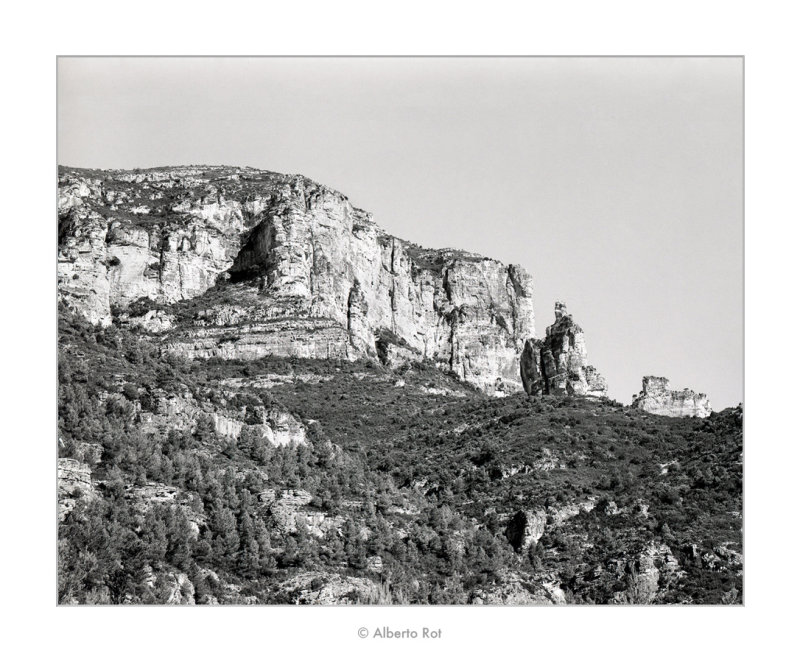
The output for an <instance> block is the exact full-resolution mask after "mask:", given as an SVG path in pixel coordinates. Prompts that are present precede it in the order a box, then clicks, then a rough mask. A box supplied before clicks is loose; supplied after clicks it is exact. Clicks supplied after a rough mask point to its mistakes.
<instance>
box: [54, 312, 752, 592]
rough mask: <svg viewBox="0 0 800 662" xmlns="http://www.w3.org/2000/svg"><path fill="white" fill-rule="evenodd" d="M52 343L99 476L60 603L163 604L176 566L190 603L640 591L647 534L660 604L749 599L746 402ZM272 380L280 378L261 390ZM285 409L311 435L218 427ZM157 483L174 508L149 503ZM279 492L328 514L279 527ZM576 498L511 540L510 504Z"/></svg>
mask: <svg viewBox="0 0 800 662" xmlns="http://www.w3.org/2000/svg"><path fill="white" fill-rule="evenodd" d="M389 340H391V339H389ZM59 347H60V352H59V367H58V369H59V435H60V443H59V452H60V454H61V456H62V457H72V458H76V459H78V460H80V461H81V462H84V463H86V464H88V465H89V466H90V468H91V471H92V481H93V483H94V486H95V487H94V490H95V492H94V494H93V495H91V496H92V498H85V499H77V504H76V505H75V507H74V508H73V509H72V510H71V511H70V512H69V513H68V514H66V516H65V517H64V519H63V521H62V522H61V523H60V525H59V527H60V528H59V599H60V600H61V601H62V602H80V603H86V602H89V603H95V602H112V603H119V602H133V603H140V602H144V603H154V602H156V603H157V602H164V601H166V600H167V599H168V598H169V597H170V595H172V594H174V592H175V587H176V577H177V576H179V575H182V576H185V577H186V578H187V579H188V581H189V582H190V583H191V585H192V586H193V589H194V600H195V601H196V602H198V603H205V602H217V601H218V602H272V603H274V602H292V601H296V600H297V599H298V598H299V596H300V593H299V591H300V588H302V586H301V585H300V584H299V583H297V582H295V583H293V579H298V578H306V579H307V578H309V577H311V578H313V580H312V581H311V589H315V590H316V589H321V588H323V587H324V585H325V584H326V583H330V581H331V577H332V576H338V577H344V578H348V577H349V578H366V579H368V580H369V582H368V583H366V584H362V585H358V584H356V583H353V584H352V586H354V587H356V586H361V589H359V590H358V591H356V590H355V588H354V591H353V594H352V596H350V599H351V601H361V602H408V603H467V602H471V601H475V599H476V598H477V597H481V596H482V597H483V598H484V599H485V598H486V596H487V595H492V594H493V592H494V593H496V592H497V591H498V590H501V589H502V587H504V586H507V585H508V584H509V582H510V581H511V580H512V579H515V581H518V583H519V584H520V585H521V586H523V587H524V589H525V590H528V591H529V592H530V594H531V595H533V594H535V593H536V591H537V589H538V588H540V587H541V586H542V585H543V583H545V582H547V583H549V584H551V585H555V586H557V587H558V588H559V590H560V591H563V595H564V596H566V600H567V601H572V602H598V603H607V602H611V601H617V602H619V601H636V595H635V592H632V590H631V587H632V581H631V577H632V576H633V575H635V572H636V567H637V566H636V558H637V555H640V554H641V553H642V550H643V549H644V548H645V547H646V546H647V545H649V544H653V543H656V544H664V545H667V546H668V547H669V549H670V550H671V551H672V553H673V554H674V556H675V558H676V559H677V561H678V562H679V564H680V573H679V574H678V575H676V576H675V577H674V578H673V579H674V581H670V582H669V583H664V585H663V590H662V591H661V592H660V593H659V594H658V595H657V596H656V597H655V598H654V600H655V601H659V602H695V603H718V602H730V601H734V602H738V601H740V600H741V596H742V578H741V565H740V562H739V558H740V557H739V556H738V554H739V553H740V552H741V510H742V504H741V497H742V484H741V480H742V471H741V452H742V431H741V429H742V426H741V409H740V408H737V409H732V410H726V411H724V412H721V413H716V414H714V415H713V416H712V417H711V418H709V419H705V420H698V419H670V418H664V417H658V416H651V415H648V414H645V413H643V412H639V411H636V410H631V409H629V408H625V407H623V406H622V405H620V404H618V403H615V402H612V401H609V400H600V401H598V400H592V399H581V398H555V397H544V398H540V399H531V398H528V397H527V396H524V395H515V396H511V397H508V398H503V399H493V398H489V397H487V396H485V395H483V394H481V393H478V392H477V391H475V390H473V389H472V388H470V387H469V386H466V385H464V384H461V383H459V382H457V381H455V380H454V379H452V378H450V377H449V376H446V375H444V374H442V373H441V372H439V371H438V370H436V369H434V368H433V367H431V366H429V365H427V364H422V363H419V364H414V365H408V366H405V367H403V368H401V369H399V370H398V371H396V372H393V371H391V370H389V369H387V368H385V367H383V366H382V365H380V363H378V362H372V361H366V360H365V361H358V362H352V363H351V362H341V361H320V360H302V359H280V358H267V359H262V360H260V361H252V362H247V363H244V362H238V361H218V360H209V361H192V362H190V361H185V360H182V359H180V358H176V357H174V356H169V355H166V354H164V353H163V352H162V350H161V348H160V346H159V344H158V343H156V342H154V341H152V340H150V339H148V338H147V337H146V336H143V335H139V334H135V333H132V332H131V331H128V330H126V329H125V328H124V327H121V326H119V325H114V326H111V327H109V328H106V329H100V328H99V327H92V326H90V325H87V324H86V323H85V322H82V321H80V320H79V319H77V318H75V317H73V316H72V315H71V314H70V313H68V312H66V311H61V312H60V315H59ZM267 375H271V376H282V377H283V379H277V380H273V382H272V383H270V384H269V387H268V388H267V387H263V388H262V387H259V386H258V385H259V383H261V384H263V381H262V382H259V377H264V376H267ZM301 377H302V378H301ZM175 398H179V399H181V401H182V402H191V403H193V405H192V406H193V407H194V409H192V413H191V415H190V418H191V419H192V420H191V424H190V425H177V424H175V425H173V424H171V423H170V420H171V419H170V418H169V416H166V417H165V415H164V411H165V408H164V407H165V403H166V402H171V401H173V400H172V399H175ZM275 409H279V410H281V411H284V410H285V411H288V412H291V413H292V414H293V415H294V417H295V418H296V419H297V420H299V421H303V422H304V423H305V426H306V428H307V442H308V443H306V444H290V445H286V446H279V447H273V446H272V445H271V444H270V443H268V442H267V441H265V439H264V438H263V437H262V436H260V435H258V434H253V433H252V432H251V428H248V427H244V428H243V431H242V433H241V435H239V436H238V438H235V437H233V436H231V435H224V434H220V433H219V432H218V431H217V430H216V429H215V426H214V423H213V415H215V414H220V413H223V414H226V415H227V416H229V417H230V418H235V419H237V420H240V421H242V422H244V423H246V424H247V423H248V422H257V421H258V420H261V419H259V416H260V412H263V411H269V410H275ZM166 411H168V410H166ZM153 421H156V423H158V424H156V423H153ZM164 421H166V424H164ZM167 488H169V490H171V493H172V494H174V498H171V499H161V500H159V499H155V498H152V494H153V490H154V489H161V490H162V491H163V490H166V489H167ZM148 489H149V490H150V492H148V491H147V490H148ZM284 491H287V492H286V493H289V494H295V495H296V494H304V493H307V494H308V499H309V501H308V503H306V504H304V505H303V506H302V509H301V511H302V512H303V513H306V514H308V515H309V518H308V521H309V522H312V523H313V522H316V521H318V520H319V519H323V520H324V521H325V522H328V523H330V522H333V523H335V526H329V527H327V528H324V530H323V529H321V528H319V527H317V528H316V529H315V528H314V526H316V525H314V524H312V525H307V524H306V520H305V519H303V518H299V519H298V520H297V523H296V527H292V526H286V522H285V521H283V520H282V519H281V517H280V516H279V515H280V511H279V510H277V509H275V508H273V507H271V503H272V501H271V499H272V498H273V497H272V496H271V495H275V494H277V495H280V494H282V493H284ZM587 500H590V501H591V503H592V506H593V507H592V508H591V509H590V510H580V511H579V512H578V514H576V515H574V516H571V517H570V518H568V519H566V520H565V521H564V522H561V523H558V525H555V524H553V525H552V526H548V527H547V529H546V530H545V532H544V535H543V536H542V537H541V539H540V540H539V541H538V543H536V544H533V545H531V546H530V547H528V548H526V549H525V550H515V549H514V547H512V545H511V543H510V542H509V539H508V537H507V535H506V527H507V521H508V519H509V517H510V516H512V515H513V514H514V513H515V512H517V511H520V510H526V509H537V508H540V509H546V510H547V512H548V513H550V517H551V519H552V518H553V517H554V513H557V512H558V511H559V509H560V508H562V509H563V508H569V507H570V506H571V505H574V504H576V503H582V502H586V501H587ZM315 514H316V515H319V517H318V518H317V520H315V519H314V517H313V516H314V515H315ZM323 515H324V518H323V517H322V516H323ZM377 557H380V562H379V563H376V558H377ZM298 581H299V580H298ZM304 581H305V580H304ZM301 583H302V582H301ZM364 585H366V586H369V587H371V588H370V589H369V590H364V588H363V586H364ZM345 597H347V596H345Z"/></svg>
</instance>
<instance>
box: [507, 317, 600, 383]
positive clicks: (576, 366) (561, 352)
mask: <svg viewBox="0 0 800 662" xmlns="http://www.w3.org/2000/svg"><path fill="white" fill-rule="evenodd" d="M555 316H556V321H555V323H554V324H551V325H550V326H548V327H547V331H546V333H545V337H544V339H537V338H530V339H528V340H527V341H526V342H525V347H524V349H523V352H522V356H521V358H520V375H521V377H522V385H523V388H524V389H525V392H526V393H528V394H529V395H542V394H551V395H588V396H593V397H602V396H604V395H606V393H607V391H608V385H607V384H606V380H605V378H604V377H603V376H602V375H601V374H600V373H599V372H597V370H596V369H595V368H594V367H593V366H591V365H589V364H588V362H587V359H586V343H585V341H584V338H583V329H581V327H580V326H578V325H577V324H576V323H575V321H574V320H573V319H572V315H570V314H568V313H567V307H566V305H565V304H564V303H562V302H560V301H556V304H555Z"/></svg>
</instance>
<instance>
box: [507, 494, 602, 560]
mask: <svg viewBox="0 0 800 662" xmlns="http://www.w3.org/2000/svg"><path fill="white" fill-rule="evenodd" d="M596 505H597V497H595V496H592V497H589V498H588V499H586V500H584V501H578V502H574V503H569V504H567V505H565V506H561V507H556V506H550V507H548V508H546V509H545V508H538V509H536V510H518V511H517V512H516V513H514V514H513V515H512V516H511V517H510V518H509V520H508V523H507V524H506V532H505V533H506V538H507V539H508V542H509V543H511V546H512V547H513V548H514V551H516V552H524V551H527V550H528V548H529V547H530V546H531V545H534V544H536V543H538V542H539V540H540V539H541V537H542V536H543V535H544V534H545V532H546V531H548V530H552V529H557V528H558V527H560V526H563V525H564V523H565V522H567V521H568V520H571V519H572V518H573V517H577V516H578V515H580V514H581V513H589V512H591V511H592V510H594V508H595V506H596Z"/></svg>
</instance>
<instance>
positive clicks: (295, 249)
mask: <svg viewBox="0 0 800 662" xmlns="http://www.w3.org/2000/svg"><path fill="white" fill-rule="evenodd" d="M59 221H60V224H59V268H58V277H59V294H60V297H61V299H62V300H63V301H64V302H65V303H66V304H67V305H68V306H69V307H70V308H72V309H73V310H75V311H77V312H79V313H81V314H82V315H84V316H85V317H86V318H87V319H89V320H90V321H91V322H93V323H99V324H104V325H106V324H109V323H110V322H111V319H112V308H113V309H115V310H117V311H120V312H123V311H125V309H126V308H129V307H130V306H131V304H132V303H134V302H137V301H139V300H141V299H142V298H146V299H147V300H149V301H152V302H155V303H157V304H159V305H162V306H163V305H168V304H175V303H176V302H180V301H183V300H187V299H195V298H197V297H200V296H201V295H203V294H204V293H209V295H210V294H211V293H210V292H209V290H210V289H212V288H213V294H214V296H213V297H211V296H209V297H203V298H201V299H199V301H203V300H207V303H208V306H207V308H206V309H205V310H204V314H205V316H194V317H191V319H190V320H189V321H188V324H187V323H186V320H185V319H184V324H183V326H182V327H181V328H180V329H173V328H172V327H173V326H174V325H175V318H174V317H172V316H171V315H170V314H168V313H158V314H155V313H153V314H150V315H149V316H147V315H146V313H147V312H148V311H144V312H143V313H140V314H141V315H143V316H144V317H145V318H144V319H142V320H141V321H140V322H138V324H139V326H141V327H142V328H144V329H146V330H148V331H150V332H152V333H167V334H169V335H170V338H169V343H168V347H169V348H170V349H171V350H172V351H174V352H177V353H180V354H183V355H185V356H189V357H200V358H204V357H211V356H219V357H222V358H244V359H250V358H257V357H260V356H265V355H268V354H277V355H284V356H305V357H312V358H356V357H359V356H369V355H372V356H378V353H379V352H378V350H379V347H378V345H377V340H378V339H379V338H383V339H384V341H385V340H386V339H387V338H389V339H390V342H388V343H386V344H385V345H384V351H383V355H384V357H385V358H386V360H389V361H393V362H397V361H408V360H413V359H414V357H419V358H422V357H424V358H429V359H432V360H433V361H435V362H436V363H437V364H438V365H439V366H440V367H441V368H442V369H446V370H450V371H453V372H454V373H455V374H457V375H458V376H459V377H461V378H462V379H465V380H466V381H469V382H471V383H473V384H475V385H477V386H479V387H480V388H482V389H483V390H485V391H486V392H489V393H495V392H498V391H499V392H505V391H514V390H519V389H520V380H519V372H518V361H519V355H520V353H521V352H522V348H523V343H524V340H525V338H528V337H530V336H532V335H533V334H534V321H533V300H532V290H533V287H532V280H531V277H530V275H529V274H527V273H526V272H525V271H524V270H522V269H521V268H520V267H517V266H514V265H512V266H507V265H504V264H501V263H499V262H497V261H495V260H490V259H488V258H484V257H481V256H479V255H474V254H470V253H465V252H463V251H455V250H449V249H445V250H424V249H421V248H419V247H417V246H415V245H413V244H410V243H408V242H405V241H402V240H400V239H397V238H395V237H392V236H390V235H388V234H386V233H385V232H384V231H383V230H381V229H380V228H379V227H378V226H377V225H376V224H375V223H374V221H373V220H372V216H371V214H369V213H367V212H365V211H362V210H360V209H357V208H355V207H353V205H352V204H351V203H350V201H349V200H348V199H347V198H346V197H345V196H344V195H342V194H341V193H338V192H336V191H333V190H331V189H329V188H326V187H324V186H321V185H319V184H316V183H314V182H312V181H310V180H308V179H306V178H305V177H302V176H288V175H280V174H276V173H270V172H266V171H261V170H254V169H249V168H226V167H213V168H208V167H179V168H166V169H156V170H148V171H145V172H126V171H82V170H74V169H72V170H64V171H62V176H61V178H60V188H59ZM237 287H238V288H239V289H237ZM242 288H245V289H247V291H248V295H247V296H246V297H243V296H242ZM229 292H230V294H229ZM226 297H227V299H226ZM245 299H246V305H242V303H241V302H242V301H243V300H245ZM129 317H130V318H132V317H134V316H133V315H132V314H131V315H130V316H129ZM132 321H133V320H132ZM134 323H135V322H134ZM233 326H235V327H236V334H235V336H236V337H235V338H233V337H232V335H231V333H230V331H231V328H232V327H233ZM387 332H388V333H387Z"/></svg>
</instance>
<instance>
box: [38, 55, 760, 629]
mask: <svg viewBox="0 0 800 662" xmlns="http://www.w3.org/2000/svg"><path fill="white" fill-rule="evenodd" d="M57 87H58V90H57V92H58V109H57V116H58V118H57V141H58V150H57V160H58V163H57V164H56V165H57V211H56V214H57V246H58V250H57V284H56V288H57V296H56V298H57V320H58V322H57V324H58V347H57V350H58V367H57V370H58V373H57V388H58V402H57V432H56V436H57V448H56V449H55V452H54V458H53V462H54V465H57V467H56V472H57V510H56V512H54V514H53V520H54V521H55V523H56V524H57V528H58V533H57V602H58V604H59V605H63V606H66V605H119V606H123V605H183V606H188V605H193V606H195V608H200V607H202V606H210V605H219V606H222V605H240V606H249V607H252V608H256V607H257V606H259V605H298V606H315V605H328V606H330V605H361V606H364V605H374V606H384V605H405V606H422V605H460V606H464V608H465V609H477V610H480V609H487V608H488V607H490V606H557V605H560V606H575V605H583V606H586V605H594V606H601V605H614V606H617V607H619V608H623V607H625V606H631V605H651V606H657V605H683V606H697V605H742V604H743V602H744V601H745V599H746V595H745V592H744V576H745V554H744V546H743V530H744V517H743V418H744V416H745V403H744V350H743V342H744V259H743V256H744V206H743V194H744V188H743V187H744V181H743V165H744V163H743V159H744V115H743V108H744V96H743V95H744V59H743V58H742V57H740V56H725V57H703V56H659V57H644V56H626V57H622V56H620V57H224V56H215V57H209V56H205V57H189V56H185V57H110V56H106V57H97V56H95V57H85V56H61V57H59V58H58V61H57ZM40 231H41V232H42V233H43V234H47V233H48V232H50V231H49V230H45V229H44V226H42V229H41V230H40ZM537 613H538V612H537ZM619 613H620V614H623V615H624V613H626V612H624V611H620V612H619ZM620 618H622V616H621V617H620ZM387 625H391V623H389V624H387ZM365 633H366V634H365V635H364V636H368V637H370V638H373V639H374V638H376V637H377V638H380V637H387V636H388V637H390V638H391V637H402V636H410V635H404V634H403V632H402V631H400V630H398V632H393V631H392V630H391V628H389V629H387V630H386V631H381V630H380V629H376V628H372V627H371V628H365ZM354 636H355V635H354ZM359 636H362V635H361V633H360V632H359ZM414 636H415V637H416V636H419V637H423V636H424V637H430V638H436V637H440V636H441V630H437V628H435V627H430V628H424V632H423V630H422V629H420V631H419V632H418V633H415V634H414Z"/></svg>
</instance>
